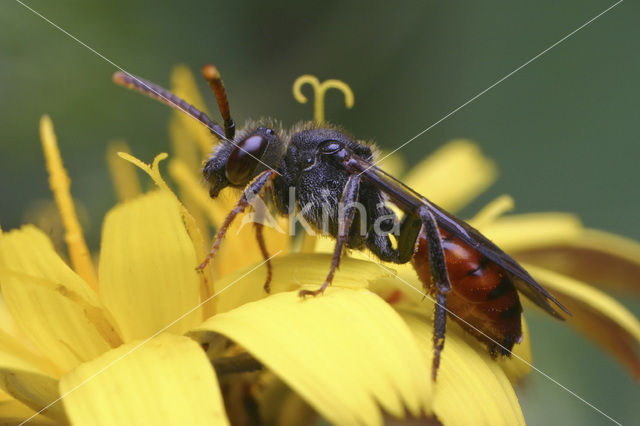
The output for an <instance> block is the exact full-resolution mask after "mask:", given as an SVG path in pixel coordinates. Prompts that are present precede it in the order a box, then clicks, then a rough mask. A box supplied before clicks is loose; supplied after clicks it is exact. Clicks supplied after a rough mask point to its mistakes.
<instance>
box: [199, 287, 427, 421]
mask: <svg viewBox="0 0 640 426" xmlns="http://www.w3.org/2000/svg"><path fill="white" fill-rule="evenodd" d="M195 332H196V335H197V338H198V339H199V340H200V341H208V340H209V339H210V336H207V332H217V333H221V334H223V335H225V336H227V337H228V338H230V339H232V340H234V341H235V342H237V343H238V344H240V345H241V346H242V347H244V348H246V349H247V351H249V352H250V353H251V354H252V355H253V356H255V357H256V358H257V359H258V360H260V361H261V362H262V363H263V364H264V365H266V366H267V367H268V368H269V369H271V370H272V371H273V372H274V373H275V374H276V375H278V376H279V377H280V378H281V379H282V380H283V381H285V382H286V383H287V384H288V385H289V386H290V387H291V388H292V389H293V390H294V391H295V392H297V393H298V394H300V395H301V396H302V397H303V398H304V399H305V400H306V401H307V402H308V403H309V404H311V405H312V406H313V407H314V408H315V409H316V410H318V412H319V413H320V414H321V415H323V416H324V417H325V418H326V419H327V420H329V421H330V422H331V423H334V424H340V425H352V424H367V425H377V424H381V423H382V415H381V412H380V408H379V406H378V404H379V405H380V406H381V407H382V408H383V409H384V410H386V411H387V412H389V413H390V414H392V415H394V416H396V417H403V416H404V413H405V407H406V409H407V410H408V411H409V412H410V413H411V414H412V415H414V416H419V415H420V414H421V413H422V412H428V411H429V409H428V407H429V406H430V392H431V389H430V384H431V381H430V376H429V369H428V367H427V363H425V362H424V359H421V358H422V357H421V354H420V352H419V349H418V346H417V344H416V342H415V340H414V338H413V336H412V335H411V333H410V331H409V330H408V328H407V327H406V325H405V324H404V322H403V321H402V320H401V318H400V317H399V316H398V315H397V314H396V312H395V311H394V310H393V309H392V308H391V307H390V306H389V305H388V304H387V303H385V302H384V301H383V300H382V299H380V298H379V297H378V296H376V295H375V294H373V293H371V292H368V291H367V290H365V289H359V290H352V289H342V288H335V287H334V288H330V289H328V290H327V292H326V293H325V294H324V295H323V296H319V297H316V298H312V299H307V300H301V299H300V298H299V297H298V293H297V292H288V293H279V294H276V295H273V296H270V297H268V298H266V299H263V300H260V301H257V302H252V303H248V304H245V305H243V306H241V307H239V308H237V309H235V310H233V311H230V312H227V313H223V314H218V315H215V316H214V317H212V318H210V319H209V320H207V321H206V322H205V323H203V324H202V325H200V326H198V327H197V328H196V329H195Z"/></svg>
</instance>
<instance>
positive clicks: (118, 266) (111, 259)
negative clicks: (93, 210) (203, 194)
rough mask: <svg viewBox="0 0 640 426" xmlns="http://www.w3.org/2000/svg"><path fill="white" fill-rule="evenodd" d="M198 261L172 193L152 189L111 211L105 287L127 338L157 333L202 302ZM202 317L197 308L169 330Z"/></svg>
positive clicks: (104, 232) (104, 250) (103, 272)
mask: <svg viewBox="0 0 640 426" xmlns="http://www.w3.org/2000/svg"><path fill="white" fill-rule="evenodd" d="M197 265H198V261H197V259H196V255H195V251H194V247H193V244H192V242H191V240H190V238H189V236H188V235H187V232H186V230H185V227H184V224H183V222H182V220H181V217H180V207H179V205H178V204H177V203H176V201H175V200H174V198H173V197H172V196H171V195H170V194H168V193H167V192H164V191H156V192H151V193H148V194H146V195H144V196H141V197H139V198H137V199H135V200H133V201H130V202H127V203H124V204H122V205H119V206H117V207H115V208H114V209H112V210H111V211H110V212H109V213H107V216H106V218H105V222H104V227H103V230H102V251H101V254H100V288H101V294H102V298H103V300H104V303H105V305H106V306H107V307H108V308H109V310H110V311H111V312H112V313H113V315H114V317H115V319H116V322H117V323H118V325H119V327H120V330H121V331H122V335H123V338H124V339H125V341H128V340H131V339H136V338H145V337H148V336H150V335H152V334H153V333H155V332H157V331H158V330H160V329H162V328H163V327H165V326H168V325H169V324H171V323H172V322H173V321H175V320H176V319H178V318H179V317H180V316H181V315H183V314H184V313H186V312H187V311H189V310H191V309H192V308H194V307H196V306H197V305H198V304H199V303H200V281H199V278H198V274H197V272H196V270H195V268H196V266H197ZM201 315H202V313H201V311H200V309H197V310H196V311H194V312H193V313H191V314H190V315H188V316H186V317H185V318H182V319H181V320H180V321H179V322H177V323H175V324H173V325H172V326H171V327H170V328H169V330H170V331H172V332H174V333H176V334H182V333H183V332H184V331H186V330H187V329H189V328H191V327H192V326H194V325H195V324H197V323H198V322H200V320H201Z"/></svg>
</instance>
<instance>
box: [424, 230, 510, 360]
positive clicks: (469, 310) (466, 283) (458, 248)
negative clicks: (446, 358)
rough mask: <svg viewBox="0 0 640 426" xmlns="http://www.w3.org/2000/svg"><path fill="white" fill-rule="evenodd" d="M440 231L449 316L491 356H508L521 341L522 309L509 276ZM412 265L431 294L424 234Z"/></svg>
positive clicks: (450, 235) (483, 257) (447, 233)
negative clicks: (447, 276) (485, 344)
mask: <svg viewBox="0 0 640 426" xmlns="http://www.w3.org/2000/svg"><path fill="white" fill-rule="evenodd" d="M439 230H440V235H441V237H442V246H443V248H444V254H445V260H446V264H447V273H448V274H449V280H450V281H451V291H450V292H449V293H448V294H447V310H448V311H449V312H451V313H453V314H454V315H452V314H449V317H450V318H453V319H454V320H455V321H457V322H458V324H460V326H461V327H462V328H464V329H465V330H466V331H468V332H469V333H471V334H473V335H474V336H475V337H476V338H477V339H478V340H480V341H482V342H485V343H487V345H488V347H489V352H490V353H491V354H492V355H497V354H498V353H502V354H510V353H511V348H512V347H513V345H514V343H517V342H520V340H521V339H522V328H521V323H520V317H521V312H522V306H521V305H520V299H519V298H518V292H517V291H516V288H515V286H514V284H513V278H512V275H511V274H509V273H508V272H507V271H505V270H504V269H502V268H501V267H500V266H498V265H497V264H496V263H494V262H492V261H490V260H489V259H488V258H487V257H485V256H484V255H482V254H481V253H479V252H478V251H476V250H474V249H472V248H471V247H469V246H468V245H467V244H465V243H464V242H462V240H460V239H459V238H457V237H455V236H454V235H452V234H451V233H449V232H447V231H445V230H444V229H442V228H439ZM412 263H413V266H414V268H415V269H416V272H417V273H418V276H419V277H420V280H421V281H422V283H423V284H424V287H425V289H426V290H427V291H428V292H429V293H430V294H431V295H434V293H435V286H434V285H433V284H432V282H431V272H430V269H429V256H428V250H427V242H426V239H425V236H424V234H421V235H420V236H419V237H418V247H417V251H416V253H415V255H414V257H413V260H412ZM478 330H479V331H480V332H482V333H480V332H479V331H478Z"/></svg>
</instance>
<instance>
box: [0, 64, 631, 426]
mask: <svg viewBox="0 0 640 426" xmlns="http://www.w3.org/2000/svg"><path fill="white" fill-rule="evenodd" d="M174 76H175V80H174V86H175V87H174V92H175V93H177V94H179V95H180V96H182V97H184V98H187V99H189V100H190V101H192V102H193V103H195V104H196V106H199V107H201V105H202V103H201V102H200V101H199V97H198V95H197V92H196V91H195V89H194V87H195V85H194V84H193V82H192V77H191V75H190V74H189V73H188V72H187V71H186V70H185V69H183V68H179V69H178V70H177V71H176V73H175V74H174ZM41 129H42V139H43V143H44V144H45V148H46V149H45V152H46V155H47V159H48V164H49V170H50V176H51V186H52V189H53V191H54V194H55V196H56V201H57V202H58V205H59V207H60V211H61V213H62V216H63V218H64V219H65V225H66V228H65V229H66V238H65V240H66V242H67V247H68V250H69V259H70V266H69V265H67V263H65V262H64V261H63V260H62V259H61V258H60V256H59V255H58V254H57V253H56V252H55V250H54V249H53V246H52V244H51V243H50V241H49V240H48V238H47V236H46V235H44V234H43V233H42V232H41V231H39V230H38V229H36V228H35V227H33V226H30V225H26V226H24V227H22V228H21V229H18V230H12V231H9V232H5V233H3V234H2V235H0V285H1V288H2V294H3V299H4V301H5V303H6V311H4V310H2V311H0V321H2V323H1V326H2V327H1V329H0V377H1V378H2V380H0V388H1V389H2V390H3V391H4V392H5V393H3V394H0V422H20V421H23V420H25V419H31V418H33V420H32V421H34V422H35V421H37V422H39V423H41V424H51V423H66V422H68V423H71V424H76V425H84V424H105V425H111V424H118V425H119V424H228V423H229V421H231V422H232V423H238V422H240V421H249V420H250V419H252V418H253V417H254V416H260V418H262V419H263V420H264V421H265V422H270V423H273V424H299V423H301V422H304V421H310V419H313V418H314V417H315V416H316V413H318V414H319V415H321V416H322V417H324V418H326V419H327V420H328V421H329V422H331V423H334V424H340V425H342V424H345V425H348V424H373V425H375V424H382V422H383V421H384V418H385V416H391V417H396V418H406V417H418V418H423V417H426V418H433V417H434V416H435V417H437V419H438V420H439V421H440V422H442V423H443V424H483V423H484V424H489V423H490V424H523V423H524V419H523V416H522V412H521V409H520V406H519V404H518V401H517V399H516V396H515V393H514V390H513V387H512V383H513V382H516V381H518V380H520V379H521V378H522V377H523V376H525V375H526V374H527V373H528V372H529V366H528V364H525V363H523V362H522V360H525V361H527V362H531V354H530V347H529V341H528V336H527V335H528V332H527V331H526V328H525V340H524V341H523V343H522V344H520V345H516V347H515V348H514V349H515V350H514V355H515V356H517V358H516V357H514V358H512V359H502V360H500V361H499V362H495V361H494V360H493V359H491V357H490V356H489V354H488V353H487V351H486V348H484V347H483V346H482V345H481V344H479V342H477V341H476V340H475V339H473V338H472V337H470V336H469V335H468V334H467V333H465V332H464V331H463V330H462V329H460V328H459V327H458V326H457V325H456V324H455V323H454V322H452V321H450V322H449V324H448V330H447V341H446V346H445V350H444V352H443V355H442V363H441V367H440V372H439V376H438V380H437V382H436V383H433V382H432V381H431V380H430V371H429V369H430V362H431V357H432V349H431V339H432V320H431V312H432V305H431V304H430V302H428V301H426V300H422V295H421V294H419V292H417V291H416V290H415V289H421V288H422V284H421V283H420V282H419V281H418V279H417V277H416V275H415V273H414V272H413V270H412V269H411V267H410V266H407V265H401V266H398V265H392V266H390V268H392V269H391V270H390V269H389V266H388V265H382V266H381V265H379V264H377V263H375V262H372V261H370V260H368V258H367V257H366V255H361V254H358V253H353V255H352V256H351V257H346V258H345V259H344V260H343V262H342V263H341V268H340V270H339V272H338V273H337V274H336V277H335V279H334V282H333V285H332V287H331V288H330V289H329V290H328V291H327V292H326V293H325V295H323V296H321V297H317V298H313V299H307V300H305V301H302V300H300V298H299V297H298V296H297V292H298V290H299V289H300V287H301V286H310V287H311V288H316V287H317V286H318V285H319V284H321V283H322V281H323V280H324V278H325V276H326V272H327V268H328V265H329V263H330V255H329V254H327V253H326V252H325V251H326V250H325V247H326V245H327V242H326V241H324V240H319V241H315V240H313V239H306V240H305V241H299V240H298V241H293V242H292V241H290V239H289V237H288V236H287V235H286V234H281V233H279V232H277V231H276V230H275V229H271V228H266V229H265V237H266V240H267V246H268V248H269V250H270V252H271V254H272V255H274V257H273V260H272V262H273V283H272V295H270V296H268V297H267V295H266V294H265V293H264V291H263V290H262V285H263V283H264V280H265V277H266V268H265V266H264V261H263V260H262V255H261V253H260V250H259V248H258V246H257V244H256V243H255V239H254V234H253V230H252V229H251V227H250V226H247V227H242V218H239V219H238V220H237V221H236V223H235V224H234V225H233V226H232V228H231V229H230V230H229V232H228V234H227V235H228V237H227V238H226V239H225V241H224V242H223V244H222V248H221V250H220V252H219V253H218V255H217V257H216V258H215V260H214V262H213V264H212V265H211V268H210V270H209V269H206V270H205V271H204V273H203V274H200V275H199V274H197V273H196V271H195V266H196V265H197V264H198V260H199V259H202V258H203V257H204V255H205V253H206V247H207V246H208V244H207V242H208V240H209V234H210V229H211V227H212V226H213V227H214V228H215V227H217V226H219V225H220V223H221V221H222V219H223V218H224V216H225V214H226V213H227V212H228V211H229V210H230V208H231V206H232V205H233V203H234V202H235V199H236V194H235V193H233V192H232V191H228V192H227V193H223V194H221V196H220V198H219V199H216V200H213V201H212V200H210V199H209V198H208V195H207V193H206V190H205V189H204V188H203V187H202V186H201V185H200V184H199V182H198V177H197V175H196V173H197V170H198V168H199V158H200V157H201V155H202V154H203V153H205V152H206V151H208V149H209V139H208V138H209V136H208V135H207V134H206V133H207V132H206V131H203V129H202V128H201V127H199V126H196V125H194V123H191V122H189V121H185V120H184V119H183V118H182V116H180V115H177V116H175V117H174V118H173V119H172V122H171V127H170V129H171V134H172V135H173V139H174V142H175V146H176V147H179V149H176V154H177V155H176V156H175V158H173V159H172V160H171V161H170V162H169V168H168V170H169V175H170V176H171V177H172V178H173V180H174V181H175V182H176V183H177V185H178V188H179V194H180V197H176V196H175V195H174V193H173V192H172V191H171V190H170V189H169V186H168V185H167V184H166V183H165V181H164V180H163V178H162V177H161V174H160V171H159V162H160V161H161V160H162V159H163V158H166V154H165V155H160V156H158V157H156V160H155V161H154V162H153V164H152V165H146V164H144V163H142V162H140V161H139V160H137V159H135V158H133V157H131V156H129V155H127V154H120V155H121V156H122V157H124V158H126V159H128V160H129V163H126V162H123V161H119V162H117V161H111V160H110V161H111V164H112V167H113V168H114V170H115V172H114V176H117V177H118V180H116V181H115V184H116V188H117V192H118V194H120V197H121V200H122V202H121V203H120V204H119V205H117V206H116V207H114V208H113V209H112V210H111V211H110V212H109V213H108V214H107V216H106V218H105V221H104V224H103V232H102V242H101V249H100V253H99V268H98V273H97V274H96V273H95V272H94V267H93V264H92V262H91V260H90V256H89V254H88V251H87V250H86V245H85V244H84V238H83V236H82V232H81V231H80V228H79V226H78V225H77V220H75V213H74V211H73V203H72V201H71V197H70V193H69V180H68V178H67V177H66V174H64V169H63V168H62V163H61V161H60V160H59V158H58V157H59V155H58V154H57V149H56V148H55V146H56V142H55V137H54V135H53V129H52V126H51V123H50V121H49V120H48V119H47V118H45V119H43V121H42V123H41ZM120 149H124V148H120ZM111 157H112V159H113V152H112V153H111ZM395 161H397V159H396V160H395ZM131 163H133V164H136V165H137V166H139V167H140V168H142V169H143V170H144V171H145V172H146V173H147V174H148V175H149V176H150V177H151V178H152V179H153V181H154V182H155V183H156V184H157V186H158V187H159V189H156V190H154V191H150V192H148V193H145V194H138V192H139V189H138V188H139V184H138V183H137V178H136V174H135V170H134V169H133V168H132V167H131ZM385 166H386V167H387V168H388V169H390V168H392V161H389V163H386V164H385ZM116 169H117V170H116ZM460 170H465V171H466V172H467V173H468V175H463V174H461V173H460ZM452 172H453V173H452ZM398 174H399V173H398ZM123 176H124V178H123ZM127 176H128V177H127ZM494 176H495V169H494V166H493V164H492V163H491V162H490V161H489V160H487V159H486V158H484V157H483V156H482V155H481V154H480V153H479V151H478V149H477V148H476V147H475V145H473V144H471V143H469V142H466V141H457V142H453V143H451V144H449V145H447V146H446V147H445V148H443V149H442V150H439V151H438V152H437V153H435V154H434V155H433V156H432V157H430V158H429V159H428V160H426V161H425V162H424V163H422V164H420V165H419V166H418V167H416V168H415V169H414V171H412V173H410V174H409V175H408V176H406V179H405V181H406V182H407V183H408V184H409V185H411V186H413V187H414V188H415V189H417V190H418V191H419V192H423V193H428V194H429V196H430V198H431V199H433V201H435V202H436V203H439V204H441V205H442V206H443V207H445V208H449V209H457V208H460V207H462V206H463V205H464V204H465V203H466V202H468V201H469V200H470V199H472V198H473V197H474V196H475V195H477V194H478V193H480V192H481V191H482V190H484V189H485V188H486V186H488V185H489V184H490V183H491V182H492V180H493V178H494ZM452 177H455V179H452ZM470 177H472V178H470ZM426 186H429V191H427V190H425V189H424V188H425V187H426ZM435 191H439V192H435ZM502 205H503V204H502V203H500V202H498V203H497V204H493V205H491V206H490V207H489V208H487V209H485V210H484V211H483V212H481V214H480V215H478V216H477V217H476V218H475V219H474V220H475V222H474V223H475V224H476V225H478V226H480V227H481V229H482V230H484V231H486V232H487V233H488V234H489V235H490V236H492V237H493V238H494V239H495V240H496V241H497V242H499V243H500V244H501V245H503V247H505V248H506V249H507V250H508V251H509V250H512V251H513V252H516V253H518V254H521V255H522V256H523V257H524V256H530V257H529V258H527V259H528V260H530V261H531V263H533V264H535V265H538V266H537V267H532V268H531V270H532V271H533V272H534V274H535V276H536V277H539V279H541V280H542V281H543V282H544V283H545V284H547V285H548V286H549V288H551V289H553V290H555V291H556V292H558V294H560V293H562V296H566V297H563V298H562V300H563V302H567V303H568V304H569V306H570V308H571V309H574V304H575V308H576V311H575V312H576V313H578V315H576V318H578V319H579V317H582V316H583V318H585V321H586V322H588V321H591V323H592V324H596V325H600V324H604V323H602V322H600V321H601V320H602V321H608V322H607V323H606V324H607V325H608V326H609V325H610V326H611V327H615V329H616V330H621V331H620V335H623V336H626V337H627V338H628V339H630V340H628V342H631V343H633V344H637V342H638V341H639V340H640V333H639V332H638V330H639V329H640V327H639V325H638V321H637V320H636V319H635V317H633V316H632V315H631V314H629V313H628V312H627V311H626V310H625V309H624V308H622V307H621V306H620V305H619V304H617V303H616V302H615V301H613V300H612V299H610V298H608V297H607V296H605V295H604V294H603V293H602V292H600V291H599V290H596V289H595V288H593V287H588V286H587V285H586V284H583V283H578V282H577V281H575V280H571V279H570V278H567V277H565V276H564V275H562V273H563V272H565V273H566V272H567V271H568V270H569V266H571V260H573V261H576V256H578V257H579V253H580V252H581V250H582V252H583V253H584V252H585V251H587V250H591V252H593V253H594V256H596V255H597V256H602V257H605V258H607V259H613V260H615V261H616V262H618V264H624V265H625V266H626V267H628V268H630V270H631V271H637V270H638V269H640V265H638V264H637V262H636V261H634V258H633V257H632V255H630V256H631V257H630V256H627V255H628V254H629V250H631V249H633V250H639V249H638V246H637V245H636V244H635V243H631V242H628V241H624V244H622V243H620V244H618V243H619V241H618V240H615V241H613V240H612V239H613V238H614V237H606V238H604V239H602V238H601V239H598V240H597V241H595V242H596V243H598V244H600V243H602V242H603V241H605V240H606V241H605V242H607V244H605V245H604V246H599V245H598V244H588V242H589V241H591V242H592V243H593V242H594V241H593V238H596V237H598V238H600V237H601V236H599V234H592V233H591V231H585V230H583V229H582V228H580V227H579V226H578V227H574V228H575V230H576V233H575V235H574V237H572V238H573V239H570V238H569V237H568V236H567V238H565V239H556V240H553V241H551V240H549V239H548V240H544V239H542V238H536V239H534V238H532V237H531V236H529V235H522V233H524V232H525V230H526V229H527V228H526V227H524V226H521V225H518V224H517V223H516V221H517V220H518V219H519V218H518V217H517V216H516V217H515V219H514V218H508V217H505V218H498V216H499V213H500V212H501V210H502V209H501V206H502ZM524 219H526V220H534V219H536V220H540V218H528V217H525V218H524ZM528 223H533V222H528ZM553 223H556V222H553ZM550 224H551V222H545V223H544V225H545V226H547V225H550ZM283 225H284V224H283ZM509 226H512V227H513V228H509ZM539 232H540V231H539ZM539 232H538V233H535V234H534V236H536V237H537V236H538V235H539ZM550 235H552V234H550ZM567 235H568V234H567ZM516 236H518V237H517V238H516ZM556 236H557V234H556ZM589 238H592V239H591V240H589ZM525 239H529V241H532V243H530V244H522V243H523V241H524V240H525ZM612 242H615V243H616V244H617V245H616V244H613V243H612ZM567 246H569V247H570V248H569V249H566V247H567ZM623 246H624V247H623ZM510 247H511V248H510ZM563 247H564V248H565V251H566V252H571V253H578V255H575V256H573V257H572V255H571V254H569V255H567V259H568V260H567V262H566V263H563V265H564V266H562V265H560V266H558V265H556V266H555V267H553V268H552V266H553V265H549V264H548V260H544V259H543V258H541V256H540V253H542V254H544V253H545V249H546V250H551V249H552V248H553V249H555V250H560V249H561V248H563ZM623 248H624V252H622V251H621V250H622V249H623ZM535 249H539V250H538V252H536V251H535ZM572 250H574V251H572ZM623 254H624V255H623ZM536 255H538V258H535V256H536ZM542 257H544V256H542ZM635 259H636V260H637V258H635ZM567 265H569V266H567ZM542 266H547V267H549V268H552V269H553V270H554V272H551V271H550V270H547V269H542ZM574 266H575V264H574ZM600 266H601V268H604V267H605V266H606V265H605V264H603V265H600ZM598 273H602V269H599V271H598ZM636 276H637V274H636ZM590 277H591V276H585V277H579V278H580V279H585V280H586V281H588V278H590ZM618 282H620V283H621V284H624V280H619V281H618ZM407 284H408V285H407ZM410 287H414V288H415V289H412V288H410ZM418 291H421V290H418ZM580 307H582V308H583V311H580V309H579V308H580ZM596 319H597V321H596ZM598 336H600V338H602V339H604V338H605V337H606V336H601V335H598ZM608 343H610V342H608ZM606 347H608V348H609V349H611V348H612V347H611V346H606ZM631 348H632V349H633V348H634V346H631ZM612 350H613V349H612ZM615 352H616V353H618V351H617V350H616V351H615ZM247 354H248V355H247ZM626 354H627V355H628V356H627V358H625V359H627V360H631V365H637V360H638V356H637V352H636V351H635V350H632V351H631V352H630V354H629V352H627V353H626ZM634 363H635V364H634ZM260 366H263V367H264V368H262V369H260V368H259V367H260ZM238 372H243V374H239V373H238ZM461 407H463V408H461ZM41 410H42V411H41ZM36 413H39V414H37V415H36Z"/></svg>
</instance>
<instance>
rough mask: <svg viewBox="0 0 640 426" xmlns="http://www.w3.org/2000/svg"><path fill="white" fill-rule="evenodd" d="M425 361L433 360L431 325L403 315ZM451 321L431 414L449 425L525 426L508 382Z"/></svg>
mask: <svg viewBox="0 0 640 426" xmlns="http://www.w3.org/2000/svg"><path fill="white" fill-rule="evenodd" d="M402 317H403V319H404V320H405V321H406V323H407V325H408V326H409V328H410V329H411V331H412V332H413V333H414V335H415V338H416V340H417V341H418V344H419V345H420V348H421V350H422V354H423V355H422V356H423V358H424V359H425V361H424V362H431V359H432V357H433V346H432V342H433V340H432V339H433V323H432V322H431V320H430V319H428V318H429V317H427V316H426V315H416V314H414V313H408V312H405V313H403V314H402ZM461 333H462V334H461ZM463 334H464V331H462V330H461V329H460V328H459V327H458V326H457V324H454V323H453V321H449V322H448V323H447V335H446V341H445V345H444V350H443V351H442V358H441V363H440V370H439V371H438V378H437V380H436V384H435V386H434V388H433V411H434V413H435V415H436V417H438V419H439V420H440V422H442V423H443V424H445V425H447V426H449V425H480V424H490V425H518V424H520V425H524V417H523V415H522V410H521V409H520V405H519V404H518V399H517V397H516V395H515V392H514V391H513V388H512V387H511V383H510V382H509V379H508V378H507V376H506V375H505V373H504V372H503V370H502V369H501V368H500V366H499V365H498V363H496V362H495V361H494V360H493V359H491V356H489V354H488V353H487V351H486V350H482V348H479V349H480V350H478V348H477V347H475V345H469V344H468V343H467V341H466V340H465V337H462V336H463Z"/></svg>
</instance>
